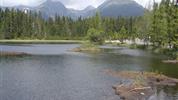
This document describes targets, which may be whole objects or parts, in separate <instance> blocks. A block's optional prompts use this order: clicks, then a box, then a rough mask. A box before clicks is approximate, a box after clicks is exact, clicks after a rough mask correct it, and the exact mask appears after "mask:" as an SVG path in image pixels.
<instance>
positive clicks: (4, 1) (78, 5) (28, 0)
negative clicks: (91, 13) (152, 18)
mask: <svg viewBox="0 0 178 100" xmlns="http://www.w3.org/2000/svg"><path fill="white" fill-rule="evenodd" d="M44 1H45V0H0V6H15V5H28V6H37V5H39V4H41V3H42V2H44ZM53 1H60V2H62V3H63V4H64V5H65V6H66V7H67V8H73V9H78V10H81V9H84V8H86V7H87V6H89V5H92V6H94V7H97V6H98V5H100V4H102V3H103V2H104V1H105V0H53ZM135 1H136V2H138V3H139V4H141V5H142V6H144V7H146V6H148V4H149V1H150V0H135ZM151 1H152V0H151ZM155 1H157V2H159V1H161V0H155Z"/></svg>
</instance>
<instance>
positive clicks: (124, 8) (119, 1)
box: [98, 0, 144, 17]
mask: <svg viewBox="0 0 178 100" xmlns="http://www.w3.org/2000/svg"><path fill="white" fill-rule="evenodd" d="M98 11H99V12H100V13H101V15H102V16H108V17H117V16H141V15H143V13H144V8H143V7H142V6H141V5H139V4H138V3H137V2H135V1H133V0H107V1H105V2H104V3H103V4H101V5H100V6H99V7H98Z"/></svg>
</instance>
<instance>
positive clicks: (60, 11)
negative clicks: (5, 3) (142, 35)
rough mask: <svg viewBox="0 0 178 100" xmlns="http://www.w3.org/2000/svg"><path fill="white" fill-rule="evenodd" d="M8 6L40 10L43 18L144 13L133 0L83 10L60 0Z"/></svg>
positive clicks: (117, 0) (115, 15) (103, 4)
mask: <svg viewBox="0 0 178 100" xmlns="http://www.w3.org/2000/svg"><path fill="white" fill-rule="evenodd" d="M9 8H15V9H20V10H24V9H29V10H32V11H35V12H39V11H40V12H41V13H42V15H43V17H45V18H49V17H54V16H55V15H58V16H69V17H72V18H74V19H75V18H78V17H83V18H86V17H90V16H94V15H95V14H96V12H100V14H101V16H103V17H118V16H141V15H143V13H144V8H143V7H142V6H141V5H139V4H138V3H137V2H136V1H134V0H106V1H105V2H104V3H102V4H101V5H99V6H98V7H97V8H94V7H93V6H91V5H90V6H87V7H86V8H85V9H83V10H75V9H70V8H67V7H66V6H65V5H64V4H63V3H61V2H60V1H53V0H46V1H45V2H43V3H41V4H40V5H38V6H36V7H30V6H24V5H20V6H14V7H9Z"/></svg>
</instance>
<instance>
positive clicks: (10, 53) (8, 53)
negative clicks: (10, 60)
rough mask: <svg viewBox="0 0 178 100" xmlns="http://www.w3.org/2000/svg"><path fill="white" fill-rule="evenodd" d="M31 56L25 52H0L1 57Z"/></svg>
mask: <svg viewBox="0 0 178 100" xmlns="http://www.w3.org/2000/svg"><path fill="white" fill-rule="evenodd" d="M25 55H29V54H27V53H24V52H6V51H0V56H25Z"/></svg>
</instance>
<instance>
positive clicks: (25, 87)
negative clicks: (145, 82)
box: [0, 44, 178, 100]
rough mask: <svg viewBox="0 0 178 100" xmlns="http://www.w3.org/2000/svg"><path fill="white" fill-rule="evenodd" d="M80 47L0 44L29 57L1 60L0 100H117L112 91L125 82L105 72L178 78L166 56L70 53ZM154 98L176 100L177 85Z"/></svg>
mask: <svg viewBox="0 0 178 100" xmlns="http://www.w3.org/2000/svg"><path fill="white" fill-rule="evenodd" d="M78 46H79V45H78V44H59V45H57V44H55V45H53V44H37V45H35V44H33V45H30V44H23V45H0V50H1V51H18V52H25V53H29V54H32V55H33V56H20V57H0V100H119V96H117V95H115V93H114V90H113V89H112V86H113V85H116V84H118V83H119V82H121V81H122V82H127V81H128V80H124V79H121V78H117V77H112V76H109V75H107V74H106V73H105V72H104V71H105V70H107V69H109V70H116V71H122V70H130V71H155V72H159V73H163V74H165V75H168V76H171V77H174V78H178V66H176V65H175V64H164V63H162V60H163V59H164V58H166V57H165V56H162V55H158V54H153V53H150V52H146V51H142V50H137V49H129V48H125V47H112V46H102V48H103V49H104V52H102V53H97V54H90V53H77V52H71V51H70V50H71V49H72V48H75V47H78ZM159 91H160V92H159V93H158V94H157V95H156V99H154V100H178V86H175V87H160V89H159Z"/></svg>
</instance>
